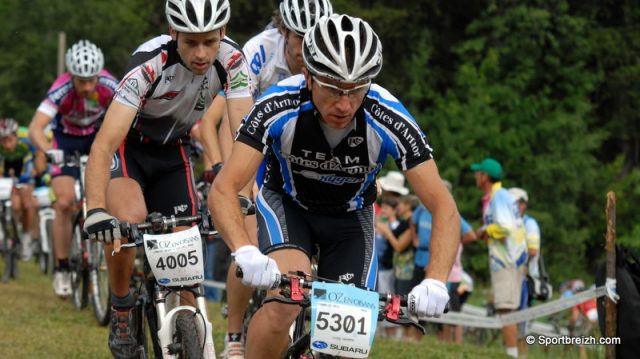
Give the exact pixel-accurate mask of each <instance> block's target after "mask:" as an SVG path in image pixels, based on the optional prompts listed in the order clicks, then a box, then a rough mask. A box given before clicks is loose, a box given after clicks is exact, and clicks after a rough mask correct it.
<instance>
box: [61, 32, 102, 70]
mask: <svg viewBox="0 0 640 359" xmlns="http://www.w3.org/2000/svg"><path fill="white" fill-rule="evenodd" d="M65 63H66V65H67V71H69V72H70V73H71V74H72V75H73V76H78V77H87V78H88V77H95V76H98V74H100V70H102V68H103V67H104V56H103V55H102V51H101V50H100V49H99V48H98V47H97V46H96V45H94V44H92V43H91V42H89V41H87V40H80V41H78V42H77V43H75V44H73V46H71V48H69V50H67V55H66V56H65Z"/></svg>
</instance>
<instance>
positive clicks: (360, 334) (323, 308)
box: [311, 282, 379, 358]
mask: <svg viewBox="0 0 640 359" xmlns="http://www.w3.org/2000/svg"><path fill="white" fill-rule="evenodd" d="M378 307H379V299H378V293H375V292H368V291H366V290H363V289H359V288H356V287H353V286H349V285H346V284H340V283H322V282H314V283H313V288H312V289H311V349H313V350H315V351H318V352H321V353H325V354H329V355H335V356H345V357H349V358H366V357H368V356H369V352H370V351H371V345H372V343H373V337H374V335H375V330H376V324H377V322H378Z"/></svg>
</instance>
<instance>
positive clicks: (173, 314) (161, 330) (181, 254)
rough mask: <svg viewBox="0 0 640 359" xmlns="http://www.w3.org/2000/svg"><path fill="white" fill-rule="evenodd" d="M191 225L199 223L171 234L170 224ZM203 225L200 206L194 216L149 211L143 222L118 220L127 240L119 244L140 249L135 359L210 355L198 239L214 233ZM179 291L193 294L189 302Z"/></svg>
mask: <svg viewBox="0 0 640 359" xmlns="http://www.w3.org/2000/svg"><path fill="white" fill-rule="evenodd" d="M193 223H198V224H199V226H193V227H192V228H190V229H188V230H184V231H179V232H173V230H174V229H175V228H176V227H179V226H189V225H192V224H193ZM209 223H210V220H209V215H208V213H207V212H206V209H203V210H202V212H201V213H198V214H197V215H195V216H186V217H175V216H170V217H167V216H162V215H161V214H159V213H151V214H150V215H149V216H148V217H147V220H146V221H145V222H144V223H139V224H129V223H126V222H123V223H121V224H120V231H121V234H122V236H123V237H126V238H128V239H129V241H130V243H126V244H123V245H122V248H123V249H126V248H135V247H139V248H141V249H142V250H143V251H144V262H143V273H144V275H143V277H142V280H140V281H139V282H140V283H139V284H138V287H137V288H136V289H135V292H134V293H135V297H136V302H135V308H134V313H135V318H136V319H135V320H136V322H137V328H138V333H137V340H138V354H139V355H140V358H146V357H147V355H148V354H152V353H153V354H154V357H155V358H210V359H214V358H215V348H214V344H213V332H212V325H211V323H210V322H209V320H208V315H207V307H206V300H205V297H204V290H203V288H202V285H201V283H202V281H204V257H203V239H213V237H216V236H217V232H216V231H210V230H209V227H210V226H209ZM203 237H204V238H203ZM112 255H114V253H112ZM185 292H187V293H190V294H191V295H193V297H194V298H195V303H193V302H190V299H188V298H187V297H186V296H185V295H184V293H185ZM181 302H182V304H181ZM188 302H190V303H188ZM184 303H188V304H190V305H185V304H184ZM147 326H148V333H147V331H146V329H147ZM147 335H148V336H149V338H150V339H151V343H150V344H151V345H149V342H148V337H147ZM150 348H152V349H153V352H151V350H149V349H150Z"/></svg>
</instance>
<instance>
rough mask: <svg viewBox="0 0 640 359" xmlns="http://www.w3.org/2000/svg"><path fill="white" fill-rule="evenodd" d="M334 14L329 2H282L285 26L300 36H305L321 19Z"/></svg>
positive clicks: (292, 0) (281, 8)
mask: <svg viewBox="0 0 640 359" xmlns="http://www.w3.org/2000/svg"><path fill="white" fill-rule="evenodd" d="M332 13H333V7H332V6H331V3H330V2H329V0H282V2H281V3H280V15H281V16H282V21H283V22H284V25H285V26H286V27H287V28H288V29H289V30H291V31H294V32H295V33H296V34H298V35H300V36H304V34H305V33H306V32H307V30H309V29H310V28H311V27H313V25H315V24H316V22H318V20H319V19H320V18H321V17H323V16H330V15H331V14H332Z"/></svg>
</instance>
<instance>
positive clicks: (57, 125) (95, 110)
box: [38, 69, 118, 136]
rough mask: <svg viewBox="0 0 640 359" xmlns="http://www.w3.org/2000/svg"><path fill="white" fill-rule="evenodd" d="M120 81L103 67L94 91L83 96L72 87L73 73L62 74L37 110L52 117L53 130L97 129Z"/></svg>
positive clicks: (75, 132)
mask: <svg viewBox="0 0 640 359" xmlns="http://www.w3.org/2000/svg"><path fill="white" fill-rule="evenodd" d="M117 86H118V81H117V80H116V79H115V78H114V77H113V76H112V75H111V74H110V73H109V72H108V71H107V70H104V69H103V70H101V71H100V74H99V76H98V83H97V85H96V87H95V90H94V91H93V92H92V93H90V94H89V95H88V96H87V97H86V98H82V97H81V96H80V95H79V94H78V92H77V91H75V89H74V87H73V79H72V76H71V73H69V72H65V73H64V74H62V75H60V76H59V77H58V78H57V79H56V80H55V82H54V83H53V85H51V88H50V89H49V91H48V92H47V96H46V97H45V98H44V100H43V101H42V102H41V103H40V106H39V107H38V111H41V112H43V113H45V114H46V115H48V116H49V117H51V118H52V122H51V129H52V130H53V131H57V132H62V133H64V134H68V135H72V136H87V135H90V134H93V133H94V132H96V126H95V124H96V121H97V120H98V118H99V117H100V116H102V114H104V112H105V111H106V109H107V106H108V105H109V103H110V102H111V98H112V97H113V93H114V92H115V89H116V87H117Z"/></svg>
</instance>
